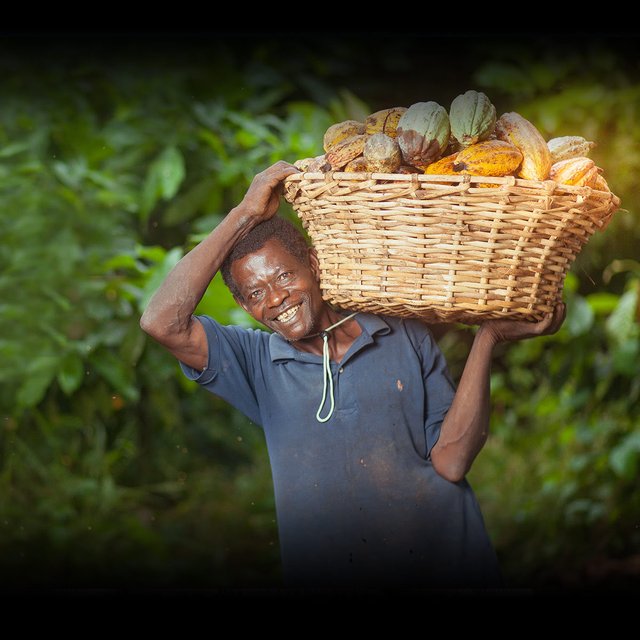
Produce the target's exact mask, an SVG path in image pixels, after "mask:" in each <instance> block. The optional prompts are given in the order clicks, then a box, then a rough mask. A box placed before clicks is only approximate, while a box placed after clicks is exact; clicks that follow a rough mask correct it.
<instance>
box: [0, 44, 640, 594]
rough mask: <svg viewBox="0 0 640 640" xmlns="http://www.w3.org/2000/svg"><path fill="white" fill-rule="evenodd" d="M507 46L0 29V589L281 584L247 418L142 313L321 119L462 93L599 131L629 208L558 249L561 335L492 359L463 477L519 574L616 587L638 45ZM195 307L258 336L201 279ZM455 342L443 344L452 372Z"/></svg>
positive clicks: (631, 328)
mask: <svg viewBox="0 0 640 640" xmlns="http://www.w3.org/2000/svg"><path fill="white" fill-rule="evenodd" d="M500 42H501V44H499V45H496V44H494V43H492V44H489V43H488V40H487V41H485V40H483V39H480V38H464V39H462V38H459V39H456V38H455V37H453V36H451V37H449V38H441V39H438V38H436V37H434V36H428V37H427V36H424V37H420V36H419V35H413V36H412V37H409V38H407V37H403V38H399V37H392V36H387V37H381V38H380V39H379V42H378V43H377V44H378V46H376V47H374V48H371V47H370V46H369V43H368V42H366V41H365V40H364V38H363V37H362V36H355V35H354V36H353V37H351V38H348V37H344V38H337V39H335V40H332V41H328V40H327V39H326V38H323V37H321V36H318V35H317V34H314V35H309V37H307V38H302V37H301V38H299V39H292V38H289V39H287V40H286V41H283V38H277V37H274V38H273V39H268V38H262V39H260V40H257V39H256V38H253V37H249V36H244V37H243V36H242V35H236V36H234V37H231V36H229V37H227V38H222V37H220V36H219V34H218V35H216V36H215V37H214V36H213V35H212V36H211V37H207V36H203V35H201V36H199V37H197V38H195V37H191V38H180V37H173V38H167V37H165V38H160V37H156V38H151V39H147V41H144V42H140V38H139V37H137V38H127V37H123V36H120V37H116V36H114V37H112V38H108V37H104V36H103V37H102V38H101V39H100V40H99V41H98V42H91V43H89V42H88V41H87V39H77V40H73V39H66V40H65V41H61V40H60V39H57V38H47V39H44V38H40V39H35V40H34V39H26V40H25V39H21V38H14V39H11V38H5V40H4V41H3V42H0V47H1V48H0V51H1V54H2V55H1V56H0V96H1V108H0V234H1V235H0V237H1V238H2V241H1V243H0V294H1V295H0V419H1V420H2V423H1V425H0V494H1V495H2V500H0V579H1V580H2V583H3V585H5V587H7V586H15V587H52V586H74V587H76V586H79V587H122V586H127V587H136V586H138V587H189V588H192V587H193V588H198V587H203V588H226V587H271V586H279V585H280V573H279V564H278V560H279V556H278V541H277V529H276V524H275V516H274V508H273V495H272V487H271V479H270V473H269V465H268V460H267V456H266V450H265V447H264V440H263V437H262V434H261V432H260V430H259V429H258V428H257V427H255V425H252V424H250V423H249V422H248V420H247V419H246V418H244V417H243V416H242V415H240V414H238V413H236V412H235V411H233V410H232V409H230V408H229V407H228V406H227V405H225V403H224V402H222V401H220V400H218V399H216V398H214V397H213V396H211V395H210V394H205V393H203V392H201V391H200V390H198V389H196V388H195V385H193V384H191V383H189V382H188V381H186V380H185V379H184V377H183V376H182V375H181V374H180V372H179V369H178V366H177V363H176V362H175V361H174V360H173V359H172V358H171V356H169V355H168V354H167V353H166V352H164V351H163V350H162V349H161V348H160V347H159V346H158V345H156V344H153V343H152V342H151V341H150V340H148V339H147V338H146V337H145V336H144V334H143V333H142V332H141V331H140V329H139V325H138V319H139V317H140V314H141V312H142V310H143V309H144V307H145V305H146V302H147V301H148V299H149V297H150V296H151V294H152V293H153V292H154V291H155V289H156V288H157V287H158V285H159V284H160V282H161V281H162V279H163V277H164V276H165V275H166V273H167V272H168V270H169V269H170V268H171V267H172V266H173V265H174V264H175V263H176V262H177V260H179V259H180V257H181V256H182V255H183V254H184V253H185V252H186V251H188V250H189V248H190V247H192V246H193V245H194V244H195V243H196V242H197V241H198V240H199V239H200V238H202V237H204V235H206V234H207V233H208V232H209V231H210V230H211V229H212V228H213V227H215V225H216V224H217V223H218V222H219V221H220V220H221V219H222V217H223V216H224V215H225V214H226V212H227V211H228V210H229V209H230V208H231V207H232V206H233V205H234V204H235V203H237V202H238V201H239V199H240V198H241V197H242V195H243V193H244V191H245V189H246V187H247V186H248V184H249V182H250V180H251V178H252V176H253V175H254V174H255V173H256V172H258V171H260V170H261V169H263V168H265V167H266V166H268V165H269V164H271V163H272V162H274V161H276V160H278V159H285V160H288V161H291V162H292V161H294V160H296V159H297V158H301V157H306V156H310V155H316V154H318V153H320V152H321V141H322V134H323V132H324V130H325V129H326V128H327V127H328V126H329V125H330V124H331V123H333V122H336V121H338V120H341V119H346V118H356V119H362V118H364V117H365V116H366V114H367V113H369V112H371V111H374V110H377V109H380V108H384V107H388V106H395V105H398V104H405V105H409V104H411V103H413V102H417V101H422V100H428V99H433V100H436V101H439V102H441V103H442V104H444V105H448V104H449V103H450V101H451V100H452V99H453V98H454V97H455V96H456V95H457V94H458V93H461V92H462V91H464V90H466V89H468V88H471V87H474V88H477V89H480V90H484V91H485V92H486V93H487V94H488V95H489V96H490V97H491V98H492V100H493V101H494V102H495V104H496V106H497V107H498V111H499V113H502V112H504V111H510V110H516V111H518V112H520V113H522V114H523V115H525V116H526V117H528V118H530V119H531V120H532V121H533V122H534V123H536V125H537V126H538V127H539V128H540V130H541V131H542V132H543V133H544V135H545V136H546V137H547V138H550V137H553V136H556V135H568V134H579V135H584V136H585V137H587V138H589V139H592V140H596V141H597V143H598V146H597V147H596V149H595V151H594V153H593V157H594V159H595V160H596V161H597V163H598V164H599V165H600V166H601V167H604V169H605V175H606V177H607V180H608V181H609V184H610V186H611V188H612V190H613V191H614V192H615V193H616V194H618V195H619V196H620V197H621V199H622V203H623V209H622V210H620V211H619V212H618V213H617V214H616V216H615V217H614V219H613V222H612V223H611V224H610V226H609V227H608V228H607V230H606V231H605V232H604V233H601V234H596V235H595V236H594V237H593V238H592V239H591V241H590V242H589V244H588V245H587V247H586V248H585V250H584V251H583V252H582V253H581V254H580V256H579V257H578V259H577V260H576V262H575V264H574V266H573V268H572V270H571V273H570V274H569V277H568V278H567V282H566V286H565V298H566V301H567V303H568V318H567V321H566V322H565V325H564V326H563V328H562V329H561V331H560V332H559V333H558V334H557V335H555V336H550V337H546V338H542V339H538V340H535V341H527V342H523V343H519V344H515V345H508V346H504V347H501V349H500V351H499V352H498V353H497V354H496V358H495V364H494V369H493V378H492V395H493V406H494V412H493V420H492V436H491V438H490V440H489V443H488V444H487V446H486V448H485V450H484V451H483V452H482V454H481V455H480V457H479V458H478V460H477V462H476V464H475V466H474V468H473V470H472V472H471V476H470V480H471V482H472V484H473V485H474V487H475V489H476V491H477V493H478V496H479V499H480V502H481V505H482V508H483V511H484V513H485V518H486V521H487V525H488V527H489V529H490V531H491V534H492V536H493V539H494V541H495V544H496V546H497V549H498V552H499V554H500V557H501V560H502V563H503V567H504V572H505V576H506V578H507V580H508V582H509V584H511V585H512V586H514V587H533V588H536V589H543V588H551V587H574V588H589V587H602V588H605V587H606V588H626V587H632V588H637V586H638V584H640V494H639V493H638V491H637V486H638V485H637V477H638V473H639V472H640V418H639V416H640V375H639V374H640V367H639V365H638V362H639V360H640V262H639V261H638V246H639V241H640V225H639V224H638V220H640V218H639V217H638V216H639V214H640V207H639V205H640V202H639V196H638V194H637V190H636V189H635V188H634V187H635V177H636V176H637V175H638V172H639V171H640V125H639V124H638V114H639V113H640V109H639V107H640V77H639V72H638V67H637V62H634V61H637V59H638V57H637V42H638V41H637V39H629V37H625V38H616V37H613V36H609V37H607V38H600V39H597V38H591V39H589V40H588V42H589V44H585V41H583V40H580V42H578V43H577V42H567V46H566V47H560V46H559V45H558V44H557V41H556V40H555V39H554V38H550V39H545V38H544V37H543V36H536V37H533V36H529V37H527V38H520V39H519V42H515V41H513V42H511V41H505V40H504V39H501V41H500ZM329 45H330V46H329ZM427 45H428V46H427ZM452 51H455V52H456V54H455V55H452V54H451V52H452ZM282 211H283V214H284V215H287V216H290V217H291V219H295V215H294V214H293V212H292V211H291V210H290V208H288V207H287V206H286V205H283V209H282ZM199 311H200V312H204V313H209V314H212V315H215V316H216V317H217V318H218V319H220V320H222V321H225V322H234V323H241V324H251V319H250V318H249V317H248V316H246V315H245V314H244V312H242V311H241V310H239V309H237V308H236V307H235V306H234V304H233V301H232V299H231V297H230V295H229V294H228V292H227V291H226V289H225V287H224V286H223V285H222V284H221V282H220V281H219V280H218V279H216V280H215V281H214V282H213V284H212V285H211V287H210V288H209V291H208V293H207V295H206V297H205V299H204V300H203V302H202V304H201V306H200V308H199ZM472 337H473V329H471V328H468V327H462V326H452V327H448V330H447V331H446V332H445V333H444V335H443V336H442V338H441V340H440V342H441V346H442V348H443V349H444V350H445V352H446V354H447V357H448V359H449V362H450V366H451V369H452V372H453V374H454V376H457V375H459V374H460V372H461V370H462V367H463V365H464V360H465V357H466V354H467V351H468V347H469V344H470V341H471V340H472Z"/></svg>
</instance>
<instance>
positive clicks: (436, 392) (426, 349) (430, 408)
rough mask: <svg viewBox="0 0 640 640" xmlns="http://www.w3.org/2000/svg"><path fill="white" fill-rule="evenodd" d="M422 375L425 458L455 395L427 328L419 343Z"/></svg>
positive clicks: (446, 369)
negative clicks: (423, 387)
mask: <svg viewBox="0 0 640 640" xmlns="http://www.w3.org/2000/svg"><path fill="white" fill-rule="evenodd" d="M420 352H421V355H422V376H423V379H424V386H425V422H424V430H425V439H426V448H427V458H429V456H430V455H431V449H433V446H434V445H435V444H436V442H437V441H438V438H439V437H440V428H441V427H442V422H443V421H444V418H445V416H446V415H447V412H448V411H449V407H450V406H451V403H452V402H453V398H454V396H455V385H454V383H453V381H452V379H451V375H450V373H449V367H448V366H447V361H446V360H445V357H444V355H443V353H442V351H441V350H440V347H438V345H437V343H436V341H435V340H434V338H433V335H432V333H431V331H429V330H428V329H427V335H426V336H425V338H424V339H423V341H422V343H421V344H420Z"/></svg>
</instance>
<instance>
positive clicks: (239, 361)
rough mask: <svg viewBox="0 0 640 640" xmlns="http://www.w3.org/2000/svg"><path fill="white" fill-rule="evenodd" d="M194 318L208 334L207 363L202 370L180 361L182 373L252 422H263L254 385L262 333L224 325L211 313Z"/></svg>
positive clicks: (258, 423) (259, 423)
mask: <svg viewBox="0 0 640 640" xmlns="http://www.w3.org/2000/svg"><path fill="white" fill-rule="evenodd" d="M195 318H196V319H197V320H198V321H199V322H200V323H201V324H202V326H203V328H204V330H205V334H206V336H207V344H208V347H209V350H208V358H207V366H206V367H205V368H204V369H202V370H201V371H200V370H198V369H194V368H192V367H189V366H188V365H186V364H184V362H180V368H181V369H182V372H183V373H184V375H185V376H186V377H187V378H188V379H189V380H193V381H194V382H197V383H198V384H199V385H201V386H202V387H204V388H205V389H206V390H207V391H209V392H211V393H213V394H215V395H217V396H219V397H220V398H223V399H224V400H226V401H227V402H228V403H229V404H231V405H233V406H234V407H235V408H236V409H238V410H239V411H241V412H242V413H244V414H245V415H246V416H247V417H248V418H249V419H250V420H251V421H252V422H254V423H256V424H257V425H261V418H260V409H259V407H258V401H257V397H256V387H255V376H256V373H255V372H256V371H257V370H258V367H256V359H257V358H258V357H259V352H260V332H258V331H255V330H251V329H244V328H242V327H236V326H223V325H221V324H219V323H218V322H216V321H215V320H214V319H213V318H211V317H209V316H195Z"/></svg>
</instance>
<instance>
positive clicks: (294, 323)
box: [221, 216, 326, 341]
mask: <svg viewBox="0 0 640 640" xmlns="http://www.w3.org/2000/svg"><path fill="white" fill-rule="evenodd" d="M221 272H222V277H223V279H224V282H225V283H226V285H227V286H228V287H229V289H230V291H231V293H232V294H233V297H234V298H235V299H236V301H237V302H238V304H240V306H242V308H243V309H244V310H245V311H247V313H249V314H250V315H251V316H252V317H253V318H255V319H256V320H258V321H259V322H261V323H262V324H264V325H265V326H267V327H268V328H269V329H272V330H273V331H276V332H277V333H279V334H281V335H282V336H283V337H284V338H286V339H287V340H291V341H294V340H300V339H301V338H303V337H305V336H307V335H310V334H311V333H313V332H315V331H318V330H319V329H318V328H317V327H318V326H321V325H322V322H323V320H324V318H323V315H324V313H323V312H324V311H325V308H326V305H325V303H324V301H323V300H322V295H321V292H320V284H319V269H318V261H317V257H316V254H315V251H314V250H313V249H312V248H310V247H309V245H308V244H307V242H306V240H305V238H304V236H303V235H302V233H300V231H299V230H298V229H297V228H296V227H295V226H294V225H293V224H291V223H290V222H288V221H286V220H284V219H283V218H280V217H278V216H274V217H273V218H270V219H269V220H267V221H265V222H262V223H260V224H258V225H256V226H255V227H254V228H253V229H252V230H251V231H250V232H249V233H248V234H247V235H246V236H245V237H244V238H243V239H242V240H240V241H239V242H238V243H236V245H235V246H234V248H233V249H232V251H231V252H230V253H229V255H228V256H227V258H226V260H225V261H224V263H223V264H222V267H221Z"/></svg>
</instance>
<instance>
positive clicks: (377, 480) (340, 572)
mask: <svg viewBox="0 0 640 640" xmlns="http://www.w3.org/2000/svg"><path fill="white" fill-rule="evenodd" d="M198 319H199V321H200V322H201V323H202V325H203V327H204V329H205V332H206V334H207V339H208V345H209V360H208V365H207V367H206V368H205V369H204V370H202V371H198V370H195V369H192V368H190V367H188V366H186V365H184V364H182V363H181V366H182V369H183V371H184V373H185V375H186V376H187V377H188V378H190V379H191V380H195V381H197V382H198V383H199V384H200V385H202V386H203V387H204V388H205V389H207V390H208V391H210V392H212V393H214V394H216V395H217V396H220V397H221V398H224V399H225V400H227V401H228V402H229V403H230V404H232V405H233V406H234V407H236V408H237V409H239V410H240V411H241V412H243V413H244V414H245V415H246V416H248V417H249V419H250V420H252V421H253V422H254V423H255V424H257V425H260V426H261V427H262V428H263V429H264V433H265V438H266V443H267V448H268V452H269V458H270V462H271V468H272V474H273V484H274V493H275V503H276V514H277V521H278V531H279V538H280V548H281V557H282V565H283V573H284V577H285V580H286V581H287V583H288V584H290V585H292V586H293V585H295V586H347V587H348V586H357V585H364V586H368V587H371V586H382V587H387V586H394V587H395V586H397V587H404V586H406V587H434V588H458V587H465V588H471V587H473V588H481V587H496V586H499V585H500V577H499V571H498V566H497V561H496V556H495V553H494V550H493V548H492V545H491V543H490V540H489V537H488V535H487V532H486V530H485V525H484V522H483V518H482V515H481V512H480V509H479V506H478V503H477V501H476V498H475V496H474V494H473V492H472V489H471V487H470V486H469V484H468V483H467V481H466V480H463V481H462V482H458V483H452V482H449V481H447V480H445V479H444V478H442V477H441V476H440V475H438V473H437V472H436V471H435V470H434V468H433V465H432V463H431V461H430V458H429V454H430V451H431V448H432V447H433V445H434V444H435V443H436V441H437V439H438V436H439V433H440V426H441V424H442V421H443V419H444V416H445V415H446V413H447V410H448V408H449V406H450V404H451V402H452V400H453V396H454V392H455V389H454V385H453V383H452V381H451V379H450V377H449V374H448V372H447V366H446V362H445V359H444V357H443V355H442V353H441V351H440V350H439V348H438V346H437V345H436V343H435V341H434V339H433V337H432V334H431V332H430V331H429V329H428V327H427V326H426V325H424V324H423V323H421V322H419V321H416V320H403V319H397V318H392V317H382V316H376V315H371V314H367V313H360V314H358V315H357V316H356V320H357V322H358V324H359V325H360V327H361V329H362V333H361V334H360V336H358V337H357V338H356V340H355V341H354V343H353V344H352V345H351V347H350V348H349V350H348V351H347V353H346V354H345V356H344V358H343V360H342V362H341V363H339V364H338V363H335V362H331V371H332V375H333V384H334V393H335V410H334V412H333V415H332V416H331V418H330V419H329V421H328V422H325V423H320V422H318V421H317V420H316V412H317V410H318V405H319V404H320V401H321V399H322V384H323V369H322V357H321V356H319V355H314V354H310V353H305V352H301V351H298V350H297V349H295V348H294V347H293V346H292V345H291V344H289V343H288V342H286V341H285V340H284V339H283V338H281V337H280V336H279V335H278V334H276V333H269V332H266V331H262V330H255V329H245V328H242V327H237V326H222V325H220V324H219V323H217V322H216V321H215V320H213V319H212V318H211V317H209V316H198ZM325 412H326V407H325V410H324V411H323V415H325Z"/></svg>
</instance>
